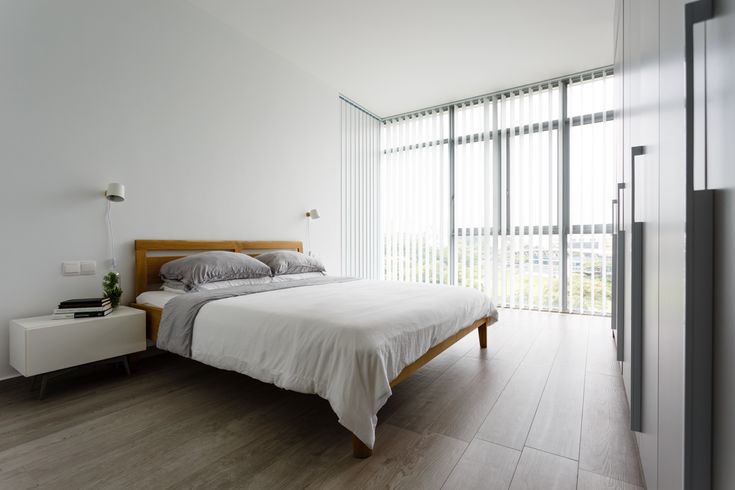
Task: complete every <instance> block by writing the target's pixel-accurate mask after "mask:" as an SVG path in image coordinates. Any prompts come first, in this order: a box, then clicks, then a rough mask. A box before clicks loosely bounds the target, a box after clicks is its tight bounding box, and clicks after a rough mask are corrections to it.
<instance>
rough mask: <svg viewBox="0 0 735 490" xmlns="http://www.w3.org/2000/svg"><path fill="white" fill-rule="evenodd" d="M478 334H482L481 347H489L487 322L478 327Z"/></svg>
mask: <svg viewBox="0 0 735 490" xmlns="http://www.w3.org/2000/svg"><path fill="white" fill-rule="evenodd" d="M477 334H478V335H479V336H480V349H487V322H485V323H483V324H482V325H480V326H479V327H477Z"/></svg>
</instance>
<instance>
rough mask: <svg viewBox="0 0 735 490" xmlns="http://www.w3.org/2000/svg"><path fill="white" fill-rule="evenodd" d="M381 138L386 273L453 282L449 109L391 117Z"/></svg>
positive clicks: (393, 276)
mask: <svg viewBox="0 0 735 490" xmlns="http://www.w3.org/2000/svg"><path fill="white" fill-rule="evenodd" d="M381 142H382V147H383V151H382V162H381V170H380V181H381V184H382V185H381V189H380V197H381V210H382V215H381V221H382V232H383V234H382V243H383V256H384V262H383V276H384V278H385V279H390V280H398V281H411V282H430V283H436V284H449V283H450V282H451V279H450V263H451V260H450V237H449V183H450V181H449V178H450V172H449V110H448V109H446V108H441V109H436V110H430V111H425V112H422V113H417V114H412V115H409V116H405V117H399V118H395V119H388V120H386V121H384V124H383V128H382V133H381Z"/></svg>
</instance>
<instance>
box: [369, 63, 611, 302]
mask: <svg viewBox="0 0 735 490" xmlns="http://www.w3.org/2000/svg"><path fill="white" fill-rule="evenodd" d="M611 78H612V71H611V70H610V69H603V70H597V71H594V72H589V73H585V74H581V75H575V76H570V77H565V78H560V79H556V80H552V81H548V82H543V83H539V84H536V85H530V86H526V87H522V88H517V89H513V90H507V91H502V92H499V93H495V94H490V95H487V96H482V97H477V98H472V99H468V100H465V101H461V102H457V103H451V104H447V105H444V106H440V107H435V108H430V109H425V110H421V111H416V112H413V113H410V114H403V115H399V116H394V117H389V118H385V119H383V121H382V131H381V135H380V145H381V161H380V189H379V194H380V210H381V212H380V230H381V237H382V260H383V268H382V269H383V270H382V272H383V277H384V278H385V279H388V280H400V281H415V282H430V283H439V284H456V285H460V286H467V287H474V288H478V289H480V290H483V291H486V292H487V293H488V294H490V295H492V296H493V298H494V300H495V301H496V303H497V304H498V305H501V306H506V307H512V308H530V309H539V310H549V311H570V312H579V313H592V314H609V313H610V297H611V294H612V288H611V284H610V281H611V265H612V256H611V255H612V247H611V236H610V233H611V229H612V225H611V210H610V205H611V204H610V203H611V199H612V198H613V196H612V193H611V190H612V189H613V185H612V182H613V164H614V163H613V158H612V150H613V126H612V119H613V113H612V110H611V109H612V107H613V100H612V88H613V84H612V79H611Z"/></svg>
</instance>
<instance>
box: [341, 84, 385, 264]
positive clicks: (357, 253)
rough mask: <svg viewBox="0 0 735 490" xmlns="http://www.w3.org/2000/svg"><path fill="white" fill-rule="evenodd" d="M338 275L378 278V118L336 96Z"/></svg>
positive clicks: (379, 129) (379, 258)
mask: <svg viewBox="0 0 735 490" xmlns="http://www.w3.org/2000/svg"><path fill="white" fill-rule="evenodd" d="M340 116H341V117H340V120H341V163H342V274H344V275H348V276H355V277H362V278H365V279H378V278H380V277H381V275H382V274H381V270H380V269H381V265H382V261H383V258H382V253H381V235H380V221H379V219H378V216H379V215H380V208H381V203H380V195H379V192H380V181H381V179H380V131H381V123H380V120H378V119H376V118H375V117H374V116H372V115H371V114H368V113H367V112H365V111H363V110H362V109H360V108H359V107H357V106H355V105H354V104H352V103H351V102H349V101H347V100H345V99H342V98H340Z"/></svg>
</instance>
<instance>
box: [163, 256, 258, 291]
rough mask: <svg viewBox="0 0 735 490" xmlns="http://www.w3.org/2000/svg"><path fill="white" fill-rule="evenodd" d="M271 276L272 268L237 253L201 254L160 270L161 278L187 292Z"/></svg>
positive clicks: (174, 261) (182, 259) (173, 261)
mask: <svg viewBox="0 0 735 490" xmlns="http://www.w3.org/2000/svg"><path fill="white" fill-rule="evenodd" d="M270 275H271V270H270V268H269V267H268V266H267V265H265V264H263V263H262V262H260V261H258V260H255V259H254V258H252V257H250V256H248V255H245V254H240V253H235V252H220V251H213V252H202V253H198V254H195V255H189V256H188V257H182V258H180V259H176V260H172V261H171V262H167V263H165V264H164V265H163V266H162V267H161V279H162V280H163V282H164V283H166V282H168V281H179V282H181V283H182V284H183V285H184V286H185V287H186V289H187V290H191V289H194V288H196V287H197V286H199V285H200V284H206V283H208V282H214V281H229V280H232V279H250V278H254V277H267V276H270Z"/></svg>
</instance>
